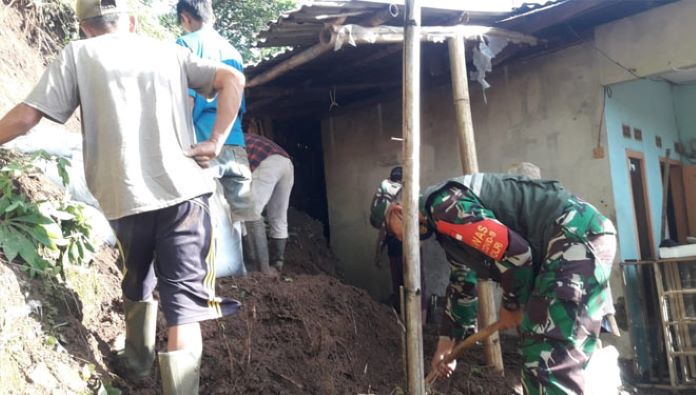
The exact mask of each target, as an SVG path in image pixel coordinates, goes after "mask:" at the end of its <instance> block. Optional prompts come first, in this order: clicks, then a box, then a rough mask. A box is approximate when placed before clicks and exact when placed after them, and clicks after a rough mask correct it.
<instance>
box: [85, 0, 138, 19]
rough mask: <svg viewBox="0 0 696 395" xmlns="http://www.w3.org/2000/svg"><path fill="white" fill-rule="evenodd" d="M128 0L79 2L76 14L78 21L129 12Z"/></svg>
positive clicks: (87, 0)
mask: <svg viewBox="0 0 696 395" xmlns="http://www.w3.org/2000/svg"><path fill="white" fill-rule="evenodd" d="M126 1H127V0H77V6H76V7H75V13H76V14H77V20H78V21H80V22H82V21H84V20H85V19H90V18H96V17H99V16H105V15H110V14H118V13H122V12H127V11H128V6H127V5H126Z"/></svg>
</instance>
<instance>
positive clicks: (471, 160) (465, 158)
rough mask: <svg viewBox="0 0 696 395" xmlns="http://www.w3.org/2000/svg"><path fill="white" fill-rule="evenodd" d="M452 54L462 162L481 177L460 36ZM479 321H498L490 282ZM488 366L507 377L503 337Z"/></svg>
mask: <svg viewBox="0 0 696 395" xmlns="http://www.w3.org/2000/svg"><path fill="white" fill-rule="evenodd" d="M448 45H449V53H450V69H451V72H452V95H453V99H454V107H455V112H456V115H457V129H458V132H459V157H460V159H461V161H462V170H463V172H464V174H473V173H478V171H479V168H478V159H477V157H476V140H475V139H474V125H473V122H472V120H471V105H470V102H469V82H468V80H467V75H466V53H465V48H464V37H463V36H457V37H453V38H450V39H449V40H448ZM477 288H478V298H479V310H480V311H479V317H480V318H481V320H482V321H483V322H482V323H481V326H485V327H488V326H490V325H492V324H493V323H494V322H495V321H496V319H497V317H496V311H495V300H494V295H493V286H492V283H491V282H490V281H488V280H484V281H479V282H478V287H477ZM484 352H485V355H486V362H488V364H490V365H492V366H493V367H494V369H495V370H496V371H498V372H500V373H501V374H502V373H503V371H504V370H503V368H504V367H503V355H502V353H501V351H500V337H499V335H498V333H497V332H496V333H495V334H493V335H492V336H490V337H488V338H486V341H485V343H484Z"/></svg>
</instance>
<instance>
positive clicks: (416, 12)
mask: <svg viewBox="0 0 696 395" xmlns="http://www.w3.org/2000/svg"><path fill="white" fill-rule="evenodd" d="M419 3H420V0H406V14H405V18H404V26H406V34H405V36H404V61H403V86H404V88H403V121H402V128H403V138H404V145H403V162H404V196H403V223H404V235H403V243H404V248H403V258H404V296H405V299H406V306H405V310H406V372H407V387H408V394H410V395H424V394H425V385H424V383H423V377H424V370H423V333H422V320H423V317H421V315H422V312H421V306H420V299H421V298H420V296H421V292H422V289H421V284H420V237H419V233H418V228H419V224H418V195H419V193H420V179H419V174H420V70H421V68H420V64H421V51H420V49H421V48H420V40H419V39H418V37H419V30H420V23H421V9H420V5H419Z"/></svg>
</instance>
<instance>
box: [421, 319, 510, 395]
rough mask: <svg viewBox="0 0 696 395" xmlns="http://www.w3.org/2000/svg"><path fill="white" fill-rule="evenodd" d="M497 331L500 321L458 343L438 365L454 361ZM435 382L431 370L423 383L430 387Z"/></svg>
mask: <svg viewBox="0 0 696 395" xmlns="http://www.w3.org/2000/svg"><path fill="white" fill-rule="evenodd" d="M499 329H500V321H496V322H494V323H492V324H491V325H488V326H487V327H485V328H483V329H481V330H480V331H478V332H476V333H474V334H473V335H471V336H469V337H467V338H466V339H464V340H462V341H460V342H459V343H457V344H456V345H455V346H454V348H452V352H450V353H449V354H448V355H447V356H446V357H445V358H444V359H443V360H442V361H441V362H440V363H444V364H448V363H450V362H452V361H454V360H455V359H457V358H459V357H460V356H461V355H462V353H463V352H464V350H466V349H467V348H469V347H471V346H473V345H474V344H476V343H477V342H480V341H483V340H485V339H487V338H488V337H490V336H491V335H493V334H494V333H496V332H497V331H498V330H499ZM435 380H437V374H436V373H435V370H432V371H430V373H428V376H427V377H426V378H425V383H426V384H427V385H432V384H433V383H434V382H435Z"/></svg>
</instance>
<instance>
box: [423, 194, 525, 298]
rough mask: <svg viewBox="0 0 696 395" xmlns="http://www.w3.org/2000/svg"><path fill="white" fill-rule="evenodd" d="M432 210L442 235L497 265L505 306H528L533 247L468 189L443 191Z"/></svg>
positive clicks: (437, 197) (431, 207)
mask: <svg viewBox="0 0 696 395" xmlns="http://www.w3.org/2000/svg"><path fill="white" fill-rule="evenodd" d="M429 209H430V216H431V218H432V220H433V222H434V223H435V228H436V230H437V232H438V233H439V234H442V235H445V236H447V237H449V238H450V239H451V240H454V241H455V242H457V243H458V244H459V245H460V246H461V248H463V249H471V250H475V251H476V252H478V253H480V254H482V255H483V256H485V257H486V258H484V260H485V261H486V262H495V263H494V265H495V269H496V270H497V271H498V272H499V273H500V284H501V286H502V288H503V303H504V305H506V306H509V307H512V306H515V305H519V304H523V303H526V301H527V299H528V298H529V291H530V289H531V287H532V277H533V276H532V274H533V268H532V252H531V247H530V246H529V243H528V242H527V241H526V240H525V239H524V238H523V237H522V236H520V235H519V234H518V233H517V232H515V231H513V230H512V229H509V228H508V227H507V226H505V225H504V224H502V223H501V222H500V221H498V220H497V219H496V218H495V214H494V213H493V212H492V211H490V210H488V209H487V208H485V207H484V206H483V204H482V203H481V201H480V200H479V199H478V197H477V196H476V195H474V194H473V193H472V192H471V191H469V190H462V189H459V188H450V189H446V190H443V191H442V192H440V193H439V195H438V196H436V197H435V199H433V202H432V204H431V205H430V208H429ZM482 258H483V257H482ZM487 258H490V259H487ZM488 265H491V263H489V264H488ZM491 269H493V268H491Z"/></svg>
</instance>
